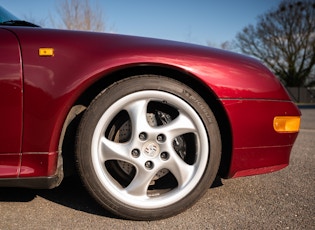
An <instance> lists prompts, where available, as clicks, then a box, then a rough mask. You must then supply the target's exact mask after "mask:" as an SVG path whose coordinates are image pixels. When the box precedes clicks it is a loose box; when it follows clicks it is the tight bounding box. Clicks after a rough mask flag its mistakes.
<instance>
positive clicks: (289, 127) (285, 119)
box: [273, 116, 301, 133]
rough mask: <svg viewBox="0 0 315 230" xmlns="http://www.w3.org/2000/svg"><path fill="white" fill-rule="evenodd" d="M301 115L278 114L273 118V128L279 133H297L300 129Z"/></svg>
mask: <svg viewBox="0 0 315 230" xmlns="http://www.w3.org/2000/svg"><path fill="white" fill-rule="evenodd" d="M300 122H301V117H299V116H277V117H275V118H274V119H273V128H274V130H275V131H276V132H278V133H295V132H298V131H299V129H300Z"/></svg>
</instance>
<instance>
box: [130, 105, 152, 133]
mask: <svg viewBox="0 0 315 230" xmlns="http://www.w3.org/2000/svg"><path fill="white" fill-rule="evenodd" d="M147 105H148V100H138V101H135V102H132V103H130V104H129V105H128V106H127V107H126V108H125V109H126V110H127V112H128V114H129V116H130V119H131V126H132V133H133V134H136V133H138V132H137V131H138V130H146V129H148V128H149V127H150V126H149V124H148V123H147V116H146V114H147Z"/></svg>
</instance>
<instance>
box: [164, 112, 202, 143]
mask: <svg viewBox="0 0 315 230" xmlns="http://www.w3.org/2000/svg"><path fill="white" fill-rule="evenodd" d="M161 132H162V133H165V134H166V135H167V136H168V138H170V139H174V138H175V137H178V136H180V135H183V134H186V133H195V132H196V127H195V125H194V123H193V122H192V121H191V119H190V118H189V117H187V116H186V115H184V114H180V115H179V116H178V117H177V118H176V119H174V120H173V121H171V122H170V123H168V124H166V125H164V126H161Z"/></svg>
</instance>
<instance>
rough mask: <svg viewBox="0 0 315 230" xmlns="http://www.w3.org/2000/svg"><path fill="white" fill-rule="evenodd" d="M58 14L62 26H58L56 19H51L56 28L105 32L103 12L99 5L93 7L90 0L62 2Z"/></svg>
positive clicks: (61, 0) (63, 0) (66, 0)
mask: <svg viewBox="0 0 315 230" xmlns="http://www.w3.org/2000/svg"><path fill="white" fill-rule="evenodd" d="M57 13H58V14H59V16H60V19H61V22H62V24H61V25H60V24H59V25H56V20H55V18H53V17H51V23H52V24H53V25H54V27H57V28H63V29H69V30H89V31H105V22H104V17H103V12H102V10H101V8H100V7H99V6H98V5H95V6H94V7H92V6H91V4H90V1H89V0H60V1H59V3H58V5H57Z"/></svg>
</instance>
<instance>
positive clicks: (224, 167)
mask: <svg viewBox="0 0 315 230" xmlns="http://www.w3.org/2000/svg"><path fill="white" fill-rule="evenodd" d="M150 74H151V75H152V74H154V75H161V76H165V77H169V78H173V79H175V80H178V81H180V82H182V83H184V84H186V85H188V86H190V87H191V88H192V89H194V90H195V91H196V92H197V93H198V94H199V95H200V96H201V97H202V98H203V99H204V100H205V101H206V103H207V104H208V106H209V107H210V108H211V110H212V111H213V113H214V115H215V117H216V119H217V122H218V124H219V129H220V133H221V141H222V155H221V162H220V168H219V172H218V174H219V176H220V177H223V178H224V177H227V175H228V171H229V168H230V164H231V154H232V133H231V127H230V122H229V119H228V117H227V114H226V112H225V109H224V107H223V105H222V104H221V103H220V101H219V99H218V98H217V96H216V94H215V93H214V92H213V91H212V90H211V89H209V87H207V86H206V85H205V84H204V83H203V82H202V81H201V80H198V78H197V77H195V76H194V75H192V74H191V73H188V72H186V71H182V70H179V69H175V68H171V67H169V66H158V65H137V66H131V67H130V66H129V67H125V68H122V69H119V70H116V71H113V72H111V73H109V74H106V75H105V76H103V77H101V78H100V79H99V80H98V81H96V82H94V84H92V85H90V86H89V87H88V88H87V89H86V90H85V91H84V92H83V93H82V94H81V95H80V97H79V98H78V99H77V100H76V102H75V103H74V104H73V105H72V107H71V109H70V111H69V112H68V114H67V117H66V119H65V122H64V125H63V128H62V132H61V135H60V141H59V147H58V149H59V152H60V153H61V154H62V158H63V168H64V173H65V175H66V176H67V175H71V174H73V172H74V170H75V167H74V163H75V159H74V146H75V139H76V131H77V127H78V125H79V123H80V119H81V117H82V115H83V113H84V111H85V109H86V108H87V107H88V106H89V104H90V103H91V102H92V101H93V100H94V99H95V98H96V97H97V95H98V94H99V93H100V92H101V91H103V90H104V89H105V88H107V87H108V86H109V85H111V84H113V83H114V82H116V81H119V80H122V79H124V78H127V77H131V76H135V75H150ZM209 95H211V96H210V97H209Z"/></svg>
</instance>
